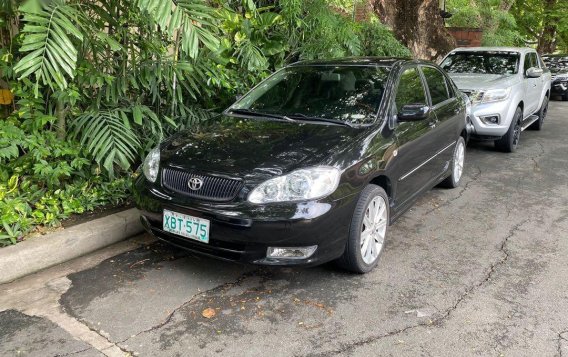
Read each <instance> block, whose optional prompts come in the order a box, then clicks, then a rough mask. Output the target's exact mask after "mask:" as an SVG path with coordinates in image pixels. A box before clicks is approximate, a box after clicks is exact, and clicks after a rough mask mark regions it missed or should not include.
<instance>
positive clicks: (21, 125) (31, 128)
mask: <svg viewBox="0 0 568 357" xmlns="http://www.w3.org/2000/svg"><path fill="white" fill-rule="evenodd" d="M20 104H21V105H22V110H20V111H19V112H18V113H17V114H16V115H12V116H10V117H8V118H6V119H5V120H2V121H0V246H2V245H6V244H14V243H16V241H17V240H19V239H22V238H23V236H24V235H26V234H27V233H29V232H31V231H33V230H34V228H35V227H36V226H40V225H41V226H56V225H58V224H59V222H60V220H62V219H65V218H67V217H69V215H71V214H74V213H83V212H86V211H90V210H93V209H95V208H96V207H98V206H101V205H105V204H109V203H113V204H118V203H120V202H123V201H124V200H125V199H126V198H127V195H128V191H129V190H128V187H129V180H128V178H127V177H123V178H120V179H118V180H113V181H109V180H108V179H107V178H106V177H105V176H104V175H101V174H100V170H99V169H98V167H97V166H96V165H93V164H92V163H91V161H90V160H89V159H88V158H87V155H86V153H85V152H84V151H83V150H82V148H81V146H80V145H79V144H78V143H76V142H73V141H65V140H59V139H57V137H56V136H55V133H54V132H52V131H45V130H38V126H39V125H40V123H49V122H53V121H54V120H55V118H53V117H50V116H48V115H44V114H42V113H33V114H32V111H30V110H29V109H34V110H37V108H33V105H34V103H33V102H30V103H28V104H25V103H20Z"/></svg>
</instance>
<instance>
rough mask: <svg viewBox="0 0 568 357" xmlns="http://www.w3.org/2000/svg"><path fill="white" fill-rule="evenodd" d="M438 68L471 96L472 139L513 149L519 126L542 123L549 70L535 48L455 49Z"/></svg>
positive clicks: (503, 149) (534, 125)
mask: <svg viewBox="0 0 568 357" xmlns="http://www.w3.org/2000/svg"><path fill="white" fill-rule="evenodd" d="M441 67H442V68H443V69H444V70H446V72H448V74H449V75H450V77H451V78H452V79H453V80H454V82H455V83H456V85H457V86H458V88H459V89H460V90H461V91H462V92H464V93H465V94H467V95H468V97H469V99H470V100H471V104H472V108H471V113H470V118H469V119H470V120H471V124H472V133H471V134H472V135H471V137H472V138H477V139H482V140H493V141H494V142H495V147H496V148H497V149H499V150H502V151H505V152H513V151H515V150H516V149H517V146H518V144H519V139H520V137H521V132H522V131H523V130H525V129H526V128H531V129H536V130H540V129H541V128H542V125H543V121H544V119H545V118H546V112H547V110H548V99H549V98H550V76H551V75H550V71H549V70H548V69H547V68H546V66H545V65H544V63H543V62H542V59H541V58H540V56H539V55H538V53H536V51H535V50H534V49H532V48H515V47H469V48H456V49H455V50H453V51H451V52H450V53H448V54H447V55H446V57H445V58H444V59H443V60H442V62H441Z"/></svg>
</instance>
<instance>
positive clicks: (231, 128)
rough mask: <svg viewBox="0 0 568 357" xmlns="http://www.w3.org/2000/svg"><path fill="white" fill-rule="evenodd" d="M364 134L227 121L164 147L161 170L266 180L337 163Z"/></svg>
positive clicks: (214, 121)
mask: <svg viewBox="0 0 568 357" xmlns="http://www.w3.org/2000/svg"><path fill="white" fill-rule="evenodd" d="M364 131H365V130H364V129H355V128H349V127H343V126H339V125H333V124H315V123H306V122H304V123H300V122H285V121H278V120H266V119H262V118H240V117H232V116H225V115H221V116H218V117H216V118H213V119H211V120H208V121H206V122H203V123H201V124H198V125H196V126H194V127H192V128H191V129H188V130H184V131H181V132H179V133H178V134H176V135H174V136H173V137H172V138H170V139H168V140H167V141H166V142H164V144H163V145H162V154H161V166H162V167H177V168H181V169H183V170H187V171H192V172H200V173H217V174H225V175H229V176H234V177H241V178H245V179H266V178H268V177H273V176H276V175H280V174H282V173H286V172H289V171H292V170H294V169H296V168H300V167H307V166H314V165H318V164H321V163H322V162H325V163H329V162H333V160H330V156H333V155H337V154H340V153H341V151H342V150H341V149H342V148H344V147H346V146H347V145H348V144H349V143H350V142H352V141H353V140H354V139H355V138H356V137H357V136H358V135H361V133H362V132H364Z"/></svg>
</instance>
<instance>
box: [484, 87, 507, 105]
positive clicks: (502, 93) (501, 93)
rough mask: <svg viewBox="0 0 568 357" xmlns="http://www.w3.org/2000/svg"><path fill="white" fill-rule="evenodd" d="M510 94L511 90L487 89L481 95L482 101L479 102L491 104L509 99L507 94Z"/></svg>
mask: <svg viewBox="0 0 568 357" xmlns="http://www.w3.org/2000/svg"><path fill="white" fill-rule="evenodd" d="M510 93H511V88H510V87H509V88H505V89H489V90H487V91H485V93H483V99H482V100H481V102H482V103H491V102H499V101H501V100H505V99H507V98H509V94H510Z"/></svg>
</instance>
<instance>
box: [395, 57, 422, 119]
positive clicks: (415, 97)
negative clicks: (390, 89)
mask: <svg viewBox="0 0 568 357" xmlns="http://www.w3.org/2000/svg"><path fill="white" fill-rule="evenodd" d="M395 104H396V112H397V113H400V111H401V109H402V107H403V106H405V105H407V104H425V105H428V101H427V100H426V92H425V90H424V84H423V83H422V78H421V77H420V74H419V73H418V69H417V68H416V67H414V68H408V69H406V70H404V72H402V74H401V75H400V80H399V82H398V88H397V90H396V97H395Z"/></svg>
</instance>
